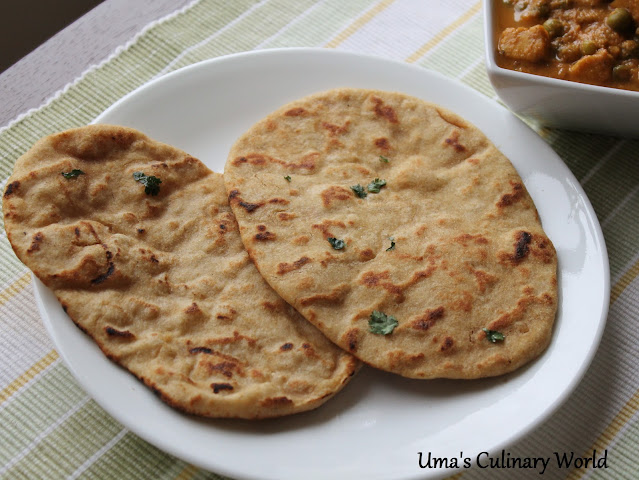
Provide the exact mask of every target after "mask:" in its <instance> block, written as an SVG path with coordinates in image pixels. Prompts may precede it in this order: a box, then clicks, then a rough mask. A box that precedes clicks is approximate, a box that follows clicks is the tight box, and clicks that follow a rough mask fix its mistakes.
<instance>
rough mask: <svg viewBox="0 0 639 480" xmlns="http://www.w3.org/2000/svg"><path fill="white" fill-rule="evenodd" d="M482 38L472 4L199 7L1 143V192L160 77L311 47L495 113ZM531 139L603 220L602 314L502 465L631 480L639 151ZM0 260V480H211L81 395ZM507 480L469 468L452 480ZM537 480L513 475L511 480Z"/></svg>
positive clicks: (145, 35)
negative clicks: (391, 69)
mask: <svg viewBox="0 0 639 480" xmlns="http://www.w3.org/2000/svg"><path fill="white" fill-rule="evenodd" d="M482 28H483V26H482V18H481V12H480V3H479V2H475V1H473V0H449V1H445V2H444V1H441V2H435V1H432V0H431V1H430V2H416V1H414V0H381V1H380V0H351V1H344V0H322V1H315V0H297V1H294V0H286V1H284V0H235V1H232V2H225V1H220V0H200V1H196V2H194V3H192V4H190V5H189V6H188V7H187V8H185V9H183V10H181V11H178V12H176V13H174V14H172V15H170V16H169V17H167V18H165V19H163V20H161V21H159V22H155V23H154V24H152V25H150V26H148V27H147V28H145V29H144V30H143V31H142V32H141V33H140V34H138V35H137V36H136V37H135V38H134V39H133V40H132V41H131V42H130V43H129V44H127V45H126V46H124V47H122V48H120V49H118V50H117V51H116V52H115V53H114V54H113V55H112V56H111V57H110V58H108V59H107V60H105V61H104V62H103V63H102V64H100V65H97V66H95V67H94V68H91V69H90V70H89V71H87V72H85V74H83V75H82V76H81V78H79V79H78V80H76V81H75V82H73V83H72V84H70V85H68V86H67V87H66V88H65V89H64V90H63V91H62V92H59V93H58V94H57V95H56V96H55V97H54V98H52V99H51V100H50V101H49V102H47V103H46V104H45V105H43V106H42V107H40V108H38V109H36V110H34V111H31V112H28V113H26V114H25V115H23V116H22V117H20V118H19V119H17V120H16V121H14V122H12V123H11V124H10V125H9V126H6V127H4V128H2V129H0V158H1V160H0V182H2V186H3V190H4V185H5V184H6V179H7V177H8V176H9V174H10V172H11V170H12V168H13V164H14V162H15V160H16V159H17V157H18V156H19V155H21V154H22V153H23V152H25V151H26V150H27V149H28V148H29V147H30V146H31V145H32V144H33V143H34V142H35V141H36V140H37V139H38V138H40V137H42V136H44V135H47V134H49V133H53V132H56V131H60V130H63V129H66V128H71V127H75V126H80V125H84V124H87V123H90V122H91V121H92V120H93V119H94V118H95V117H96V116H97V115H99V114H100V113H101V112H102V111H103V110H105V109H106V108H107V107H108V106H110V105H111V104H112V103H114V102H115V101H116V100H118V99H119V98H121V97H122V96H124V95H125V94H127V93H129V92H130V91H132V90H134V89H135V88H137V87H139V86H141V85H143V84H144V83H146V82H148V81H149V80H151V79H153V78H156V77H158V76H160V75H162V74H164V73H167V72H170V71H173V70H175V69H178V68H180V67H183V66H185V65H189V64H192V63H194V62H197V61H200V60H204V59H208V58H212V57H216V56H220V55H226V54H232V53H236V52H241V51H247V50H255V49H264V48H282V47H295V46H307V47H326V48H337V49H344V50H349V51H357V52H362V53H370V54H376V55H381V56H385V57H389V58H394V59H397V60H403V61H406V62H409V63H414V64H417V65H420V66H423V67H425V68H430V69H433V70H436V71H438V72H440V73H443V74H444V75H447V76H449V77H451V78H454V79H456V80H458V81H461V82H463V83H465V84H467V85H470V86H471V87H473V88H475V89H477V90H478V91H480V92H481V93H482V94H485V95H487V96H489V97H491V98H495V93H494V91H493V89H492V87H491V86H490V83H489V81H488V78H487V76H486V74H485V69H484V63H483V32H482ZM495 101H497V99H496V98H495ZM537 131H538V132H539V134H540V135H541V136H542V137H543V138H544V139H545V140H546V141H547V142H548V143H549V144H550V145H551V146H552V147H553V148H554V149H555V150H556V151H557V152H558V154H559V155H560V156H561V157H562V158H563V160H564V161H565V162H566V163H567V165H568V166H569V167H570V168H571V170H572V171H573V172H574V174H575V175H576V177H577V178H578V180H579V181H580V182H581V184H582V185H583V187H584V188H585V190H586V193H587V194H588V196H589V198H590V200H591V201H592V203H593V206H594V208H595V210H596V212H597V215H598V217H599V219H600V221H601V225H602V228H603V231H604V235H605V238H606V242H607V246H608V249H609V255H610V266H611V277H612V301H611V311H610V316H609V322H608V326H607V329H606V332H605V336H604V340H603V343H602V346H601V348H600V351H599V353H598V355H597V357H596V358H595V361H594V363H593V365H592V367H591V368H590V370H589V372H588V373H587V375H586V377H585V379H584V381H583V382H582V383H581V384H580V386H579V388H578V389H577V391H576V392H575V394H573V395H572V396H571V398H570V399H569V400H568V402H567V403H566V404H565V405H564V406H562V407H561V408H560V409H559V411H558V412H557V413H556V414H554V415H553V416H552V417H551V418H550V419H548V420H547V421H546V422H545V423H544V424H543V425H542V427H540V428H538V429H536V430H535V431H534V432H532V433H531V434H530V435H528V436H527V437H526V438H524V439H523V440H521V441H520V442H518V443H517V444H516V445H514V446H512V448H511V447H509V452H511V455H513V456H515V455H522V456H530V455H536V456H550V455H552V454H553V452H554V451H560V452H565V451H568V452H570V451H575V452H576V453H577V454H578V455H587V454H588V452H592V450H593V449H597V451H598V452H602V451H604V450H605V449H608V468H607V469H583V468H578V469H574V468H572V469H558V468H555V469H554V470H552V471H551V469H550V467H549V469H548V471H546V472H545V474H544V478H566V477H567V478H571V479H576V478H586V477H587V478H606V479H618V478H639V461H638V460H637V459H636V452H637V450H638V448H639V419H638V414H637V412H638V410H639V389H638V388H639V372H637V371H636V367H635V364H636V358H637V355H638V354H639V351H638V350H639V347H637V345H639V341H637V340H638V339H637V337H638V336H639V326H637V324H636V321H635V320H636V317H637V312H639V280H638V275H639V243H638V242H637V241H636V240H635V239H636V238H637V233H638V230H639V225H638V223H637V218H638V217H639V159H638V158H637V157H638V156H639V153H638V152H639V142H638V141H636V140H621V139H616V138H612V137H603V136H596V135H588V134H578V133H569V132H564V131H559V130H546V129H537ZM2 226H3V227H4V224H2ZM0 255H1V258H2V270H1V271H0V283H1V285H2V287H1V288H2V290H1V292H0V344H1V345H2V346H3V348H2V349H1V351H0V425H2V428H0V477H2V478H10V479H14V478H25V479H34V478H99V479H105V478H106V479H108V478H117V479H122V478H140V479H147V478H172V479H203V478H213V479H219V478H222V477H220V476H218V475H216V474H214V473H209V472H205V471H202V470H200V469H198V468H196V467H194V466H191V465H189V464H187V463H185V462H183V461H181V460H178V459H176V458H174V457H172V456H170V455H167V454H165V453H163V452H161V451H159V450H158V449H156V448H155V447H153V446H151V445H150V444H148V443H146V442H145V441H143V440H141V439H140V438H138V437H137V436H135V435H134V434H132V433H130V432H129V431H128V430H127V429H126V428H123V427H122V426H121V425H119V424H118V423H117V422H116V421H114V420H113V419H112V418H111V417H110V416H109V415H107V414H106V413H105V412H104V411H103V410H102V409H101V408H100V407H99V406H97V404H96V403H95V402H94V401H93V400H91V399H90V398H89V397H88V396H87V395H86V393H85V392H84V391H83V390H82V389H81V388H80V387H79V386H78V384H77V383H76V382H75V380H74V379H73V378H72V376H71V375H70V373H69V371H68V370H67V368H66V367H65V366H64V364H63V363H62V362H61V360H60V358H59V357H58V355H57V353H56V352H55V350H54V349H53V346H52V344H51V342H50V340H49V339H48V337H47V335H46V333H45V331H44V329H43V327H42V325H41V323H40V320H39V314H38V312H37V308H36V305H35V299H34V296H33V292H32V286H31V277H30V274H29V273H28V271H27V270H26V268H25V267H24V266H23V265H22V264H21V263H20V262H19V261H18V260H17V259H16V257H15V256H14V255H13V252H12V251H11V247H10V245H9V243H8V241H7V238H6V234H5V233H4V228H2V231H1V234H0ZM249 456H250V455H249ZM247 461H249V459H248V458H247ZM520 473H521V474H520ZM512 475H513V472H512V471H503V472H498V471H483V470H480V469H474V470H469V471H464V472H463V473H461V474H458V475H455V478H464V479H486V478H491V479H492V478H513V476H512ZM538 475H539V474H538V472H537V471H522V472H516V476H517V478H528V477H530V478H538Z"/></svg>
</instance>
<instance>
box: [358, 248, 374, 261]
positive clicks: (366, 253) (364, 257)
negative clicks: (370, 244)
mask: <svg viewBox="0 0 639 480" xmlns="http://www.w3.org/2000/svg"><path fill="white" fill-rule="evenodd" d="M373 258H375V252H373V251H372V250H371V249H370V248H367V249H365V250H362V251H361V252H359V259H360V260H361V261H362V262H367V261H369V260H372V259H373Z"/></svg>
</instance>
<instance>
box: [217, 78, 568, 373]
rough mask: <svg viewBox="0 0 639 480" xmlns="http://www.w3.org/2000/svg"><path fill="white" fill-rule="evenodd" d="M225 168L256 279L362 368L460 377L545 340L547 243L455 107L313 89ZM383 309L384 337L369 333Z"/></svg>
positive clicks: (494, 367)
mask: <svg viewBox="0 0 639 480" xmlns="http://www.w3.org/2000/svg"><path fill="white" fill-rule="evenodd" d="M224 176H225V183H226V187H227V190H228V193H229V199H230V202H231V207H232V209H233V212H234V213H235V216H236V218H237V220H238V223H239V225H240V233H241V235H242V240H243V242H244V245H245V247H246V248H247V250H248V252H249V254H250V255H251V258H252V259H253V261H254V262H255V264H256V266H257V267H258V270H259V271H260V273H261V274H262V276H263V277H264V278H265V279H266V281H267V282H269V284H271V286H272V287H273V288H274V289H275V290H276V291H277V292H278V293H279V294H280V295H281V296H282V297H283V298H284V299H285V300H286V301H288V302H289V303H290V304H291V305H293V306H294V307H295V308H296V309H297V310H298V311H299V312H300V313H302V315H304V316H305V317H306V318H307V319H308V320H309V321H310V322H312V323H313V324H314V325H316V326H317V327H318V328H319V329H320V330H321V331H322V332H324V334H326V335H327V336H328V337H329V338H330V339H331V340H333V341H334V342H335V343H337V344H338V345H340V346H341V347H342V348H344V349H345V350H347V351H349V352H351V353H353V354H354V355H356V356H357V357H359V358H360V359H361V360H363V361H364V362H366V363H368V364H370V365H373V366H375V367H378V368H381V369H384V370H387V371H390V372H395V373H398V374H400V375H404V376H407V377H414V378H436V377H445V378H463V379H471V378H478V377H485V376H493V375H499V374H503V373H506V372H510V371H512V370H514V369H516V368H518V367H520V366H522V365H523V364H525V363H526V362H528V361H530V360H531V359H533V358H535V357H537V356H538V355H539V354H540V353H541V352H542V351H543V350H544V349H545V348H546V347H547V345H548V343H549V341H550V338H551V333H552V327H553V322H554V319H555V312H556V308H557V259H556V253H555V250H554V247H553V245H552V243H551V241H550V240H549V239H548V237H547V236H546V235H545V233H544V231H543V230H542V227H541V224H540V221H539V217H538V215H537V211H536V209H535V206H534V204H533V202H532V200H531V198H530V196H529V194H528V192H527V191H526V188H525V186H524V184H523V182H522V180H521V178H520V177H519V175H518V174H517V172H516V170H515V169H514V167H513V166H512V164H511V163H510V162H509V161H508V159H507V158H506V157H504V156H503V155H502V154H501V153H500V152H499V151H498V150H497V149H496V148H495V146H494V145H493V144H492V143H491V142H490V141H489V140H488V139H487V138H486V137H485V135H484V134H483V133H482V132H481V131H479V130H478V129H477V128H476V127H474V126H473V125H471V124H469V123H468V122H466V121H465V120H464V119H462V118H460V117H459V116H457V115H456V114H454V113H452V112H450V111H447V110H446V109H444V108H441V107H439V106H437V105H433V104H430V103H427V102H424V101H422V100H419V99H417V98H413V97H410V96H407V95H404V94H401V93H391V92H382V91H371V90H363V89H346V88H345V89H336V90H331V91H327V92H322V93H319V94H315V95H311V96H309V97H306V98H302V99H300V100H297V101H294V102H292V103H290V104H288V105H285V106H284V107H282V108H280V109H279V110H277V111H276V112H274V113H272V114H271V115H269V116H267V117H266V118H265V119H263V120H261V121H259V122H258V123H257V124H255V125H254V126H253V127H251V128H250V130H249V131H248V132H246V133H245V134H244V135H243V136H242V137H241V138H239V139H238V140H237V142H236V143H235V145H234V146H233V148H232V149H231V152H230V154H229V157H228V160H227V163H226V166H225V173H224ZM375 179H379V180H385V181H386V184H385V186H381V187H378V188H379V191H378V192H377V193H374V192H371V191H369V190H368V188H367V187H368V185H369V184H371V183H374V181H375ZM357 186H359V187H357ZM352 187H355V189H353V188H352ZM358 189H359V190H360V192H361V190H363V192H362V197H363V195H364V194H366V196H365V197H364V198H360V197H359V196H358V195H357V194H356V192H355V190H358ZM373 190H376V189H375V188H374V187H373ZM340 241H343V242H345V247H344V248H342V249H340V250H336V249H335V248H333V245H332V244H331V242H333V243H335V244H336V246H337V247H339V246H340ZM374 312H377V313H374ZM371 316H372V318H371ZM389 317H394V319H395V320H396V321H397V326H396V327H395V328H394V330H393V329H392V325H390V329H391V330H392V333H388V332H386V333H385V334H384V333H373V332H372V331H371V328H375V327H371V325H370V323H371V321H372V320H379V321H380V323H381V326H382V327H383V326H384V325H389V324H391V323H392V319H391V318H389ZM373 323H374V322H373ZM484 329H486V330H488V332H487V331H486V330H484ZM375 331H377V332H378V331H379V330H378V329H376V328H375ZM493 332H498V333H493ZM499 334H502V335H503V336H504V339H503V340H501V339H500V336H499ZM492 340H494V343H493V341H492Z"/></svg>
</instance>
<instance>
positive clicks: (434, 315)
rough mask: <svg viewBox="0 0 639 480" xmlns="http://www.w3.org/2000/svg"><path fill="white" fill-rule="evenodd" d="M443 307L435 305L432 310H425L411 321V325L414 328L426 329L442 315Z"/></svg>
mask: <svg viewBox="0 0 639 480" xmlns="http://www.w3.org/2000/svg"><path fill="white" fill-rule="evenodd" d="M444 311H445V310H444V307H441V306H440V307H437V308H435V309H433V310H426V312H425V313H424V314H423V315H421V316H420V317H419V318H417V319H415V320H413V321H412V322H411V324H410V325H411V327H413V328H414V329H415V330H423V331H426V330H428V329H429V328H430V327H432V326H433V325H435V322H436V321H437V320H439V319H440V318H442V317H443V316H444Z"/></svg>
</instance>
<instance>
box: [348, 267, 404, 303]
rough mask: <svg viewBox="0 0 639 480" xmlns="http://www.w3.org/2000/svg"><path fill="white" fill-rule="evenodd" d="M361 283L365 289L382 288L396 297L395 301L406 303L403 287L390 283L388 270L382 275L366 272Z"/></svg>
mask: <svg viewBox="0 0 639 480" xmlns="http://www.w3.org/2000/svg"><path fill="white" fill-rule="evenodd" d="M359 283H360V284H361V285H364V286H365V287H369V288H372V287H382V288H383V289H384V290H386V291H387V292H389V293H390V294H392V295H394V296H395V301H396V302H398V303H401V302H403V301H404V293H403V290H402V287H401V286H399V285H395V284H394V283H393V282H391V281H390V274H389V272H388V270H386V271H383V272H381V273H375V272H364V273H363V274H362V276H361V278H360V281H359Z"/></svg>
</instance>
